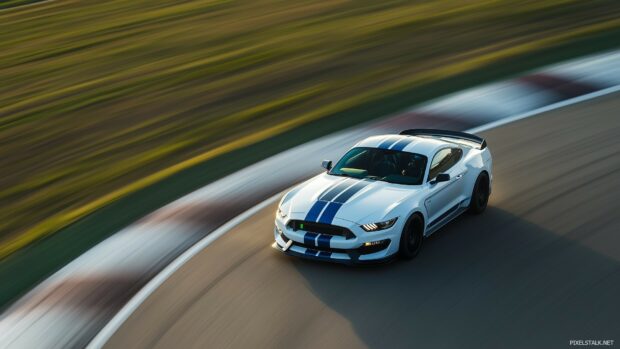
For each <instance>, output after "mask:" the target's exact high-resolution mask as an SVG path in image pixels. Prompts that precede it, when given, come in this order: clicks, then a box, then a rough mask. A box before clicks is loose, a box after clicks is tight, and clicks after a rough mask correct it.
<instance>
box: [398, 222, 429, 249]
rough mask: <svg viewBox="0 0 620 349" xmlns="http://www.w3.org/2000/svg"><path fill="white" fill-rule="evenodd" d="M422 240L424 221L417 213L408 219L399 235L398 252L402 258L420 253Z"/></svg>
mask: <svg viewBox="0 0 620 349" xmlns="http://www.w3.org/2000/svg"><path fill="white" fill-rule="evenodd" d="M423 241H424V222H423V221H422V218H421V217H420V216H419V215H417V214H416V215H414V216H413V217H411V218H410V219H409V221H408V222H407V224H405V227H404V228H403V232H402V233H401V235H400V247H399V251H398V254H399V255H400V257H401V258H403V259H413V258H414V257H415V256H417V255H418V253H420V249H422V242H423Z"/></svg>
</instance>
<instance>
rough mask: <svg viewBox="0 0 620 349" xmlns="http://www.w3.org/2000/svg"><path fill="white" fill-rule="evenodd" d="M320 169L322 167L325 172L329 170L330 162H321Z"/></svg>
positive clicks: (330, 167)
mask: <svg viewBox="0 0 620 349" xmlns="http://www.w3.org/2000/svg"><path fill="white" fill-rule="evenodd" d="M321 167H323V168H324V169H326V170H327V171H329V170H331V169H332V161H331V160H323V162H321Z"/></svg>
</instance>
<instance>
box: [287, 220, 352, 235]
mask: <svg viewBox="0 0 620 349" xmlns="http://www.w3.org/2000/svg"><path fill="white" fill-rule="evenodd" d="M288 227H289V228H290V229H293V230H294V231H297V230H303V231H309V232H312V233H318V234H325V235H334V236H343V237H344V238H345V239H347V240H350V239H355V234H353V232H351V231H350V230H349V229H347V228H344V227H339V226H337V225H331V224H323V223H315V222H307V221H300V220H294V219H293V220H291V221H290V222H289V223H288Z"/></svg>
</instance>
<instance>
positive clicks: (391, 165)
mask: <svg viewBox="0 0 620 349" xmlns="http://www.w3.org/2000/svg"><path fill="white" fill-rule="evenodd" d="M426 161H427V159H426V156H424V155H420V154H416V153H408V152H404V151H398V150H390V149H379V148H365V147H359V148H353V149H351V150H349V151H348V152H347V153H346V154H345V155H344V156H343V157H342V159H340V161H338V163H337V164H336V165H335V166H334V167H333V168H332V169H331V170H330V171H329V172H328V173H329V174H330V175H334V176H347V177H354V178H370V179H375V180H380V181H385V182H390V183H397V184H409V185H419V184H422V181H423V179H424V171H425V169H426Z"/></svg>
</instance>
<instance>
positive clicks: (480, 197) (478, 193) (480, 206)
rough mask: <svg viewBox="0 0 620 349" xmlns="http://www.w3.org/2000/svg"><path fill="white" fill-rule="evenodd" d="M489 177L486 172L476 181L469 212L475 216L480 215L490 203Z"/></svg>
mask: <svg viewBox="0 0 620 349" xmlns="http://www.w3.org/2000/svg"><path fill="white" fill-rule="evenodd" d="M489 194H490V190H489V175H487V174H486V172H482V173H481V174H480V175H478V179H476V184H475V185H474V190H473V192H472V194H471V202H470V203H469V212H470V213H473V214H480V213H482V212H483V211H484V210H485V209H486V208H487V204H488V203H489Z"/></svg>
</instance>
